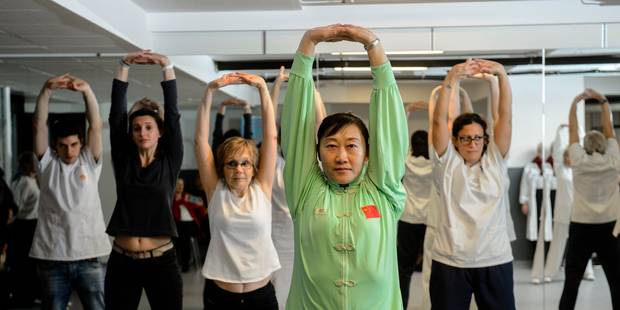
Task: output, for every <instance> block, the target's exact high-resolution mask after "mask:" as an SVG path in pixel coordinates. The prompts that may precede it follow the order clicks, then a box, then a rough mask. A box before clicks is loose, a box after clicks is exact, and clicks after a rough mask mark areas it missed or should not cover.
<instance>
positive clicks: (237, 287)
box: [213, 277, 270, 293]
mask: <svg viewBox="0 0 620 310" xmlns="http://www.w3.org/2000/svg"><path fill="white" fill-rule="evenodd" d="M269 280H270V277H267V278H265V279H262V280H260V281H256V282H250V283H228V282H222V281H218V280H213V282H215V284H216V285H217V286H219V287H220V288H221V289H223V290H226V291H229V292H233V293H247V292H251V291H255V290H257V289H259V288H261V287H263V286H265V285H267V283H269Z"/></svg>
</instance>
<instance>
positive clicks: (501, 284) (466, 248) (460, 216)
mask: <svg viewBox="0 0 620 310" xmlns="http://www.w3.org/2000/svg"><path fill="white" fill-rule="evenodd" d="M478 73H487V74H493V75H495V76H497V78H498V81H499V90H500V99H499V107H498V113H497V114H498V115H497V119H496V122H495V128H494V135H493V139H492V140H491V141H489V138H488V137H489V135H488V134H487V133H486V122H485V121H484V120H483V119H482V117H480V116H479V115H478V114H474V113H465V114H462V115H460V116H459V117H457V118H456V119H455V120H454V123H453V127H452V135H450V131H449V130H448V95H449V93H450V91H451V89H452V88H454V87H455V86H456V85H457V83H458V81H459V80H461V79H463V78H466V77H471V76H473V75H475V74H478ZM443 86H444V87H443V89H442V91H441V93H440V97H439V101H438V103H437V106H436V107H435V111H434V114H433V123H432V144H433V148H434V150H435V152H434V153H432V156H431V157H432V159H433V163H434V167H433V175H434V179H435V186H436V188H437V190H438V191H439V196H440V197H439V204H438V206H437V207H438V210H439V218H438V219H439V221H438V223H437V229H436V232H435V241H434V248H433V262H432V272H431V280H430V295H431V303H432V305H433V309H469V306H470V302H471V296H472V294H475V295H476V303H477V304H478V307H479V308H481V309H515V304H514V293H513V277H512V251H511V248H510V241H509V238H508V234H507V233H506V232H507V228H506V217H507V211H506V210H505V208H506V207H505V206H506V205H505V204H504V203H503V202H502V199H503V197H504V193H505V190H506V188H505V187H506V180H505V179H506V178H505V174H506V170H507V168H506V163H505V157H506V155H507V153H508V149H509V148H510V142H511V131H512V125H511V124H512V111H511V104H512V94H511V89H510V84H509V82H508V77H507V75H506V71H505V70H504V67H503V66H502V65H501V64H499V63H496V62H493V61H488V60H482V59H477V60H468V61H467V62H465V63H461V64H457V65H455V66H454V67H452V69H451V70H450V72H449V73H448V75H447V76H446V78H445V80H444V82H443ZM446 296H450V298H446Z"/></svg>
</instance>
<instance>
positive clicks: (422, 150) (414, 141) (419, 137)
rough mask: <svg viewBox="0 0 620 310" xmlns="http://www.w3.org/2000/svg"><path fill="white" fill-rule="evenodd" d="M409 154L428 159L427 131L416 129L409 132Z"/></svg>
mask: <svg viewBox="0 0 620 310" xmlns="http://www.w3.org/2000/svg"><path fill="white" fill-rule="evenodd" d="M411 155H413V156H416V157H417V156H424V158H426V159H428V132H426V130H417V131H416V132H414V133H413V134H411Z"/></svg>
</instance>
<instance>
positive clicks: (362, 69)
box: [334, 67, 428, 72]
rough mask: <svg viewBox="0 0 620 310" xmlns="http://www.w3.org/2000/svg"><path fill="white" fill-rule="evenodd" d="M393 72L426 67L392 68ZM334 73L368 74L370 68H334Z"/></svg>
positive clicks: (422, 69)
mask: <svg viewBox="0 0 620 310" xmlns="http://www.w3.org/2000/svg"><path fill="white" fill-rule="evenodd" d="M392 70H393V71H424V70H428V67H392ZM334 71H347V72H368V71H370V67H334Z"/></svg>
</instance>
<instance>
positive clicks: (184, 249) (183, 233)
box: [174, 221, 198, 272]
mask: <svg viewBox="0 0 620 310" xmlns="http://www.w3.org/2000/svg"><path fill="white" fill-rule="evenodd" d="M176 224H177V232H178V233H179V237H177V238H175V239H174V245H175V247H176V248H177V251H178V254H179V263H180V264H181V271H183V272H186V271H188V270H189V261H190V259H191V258H192V244H191V238H192V236H195V235H196V234H197V232H198V226H197V225H196V223H195V222H193V221H191V222H186V221H179V222H176Z"/></svg>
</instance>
